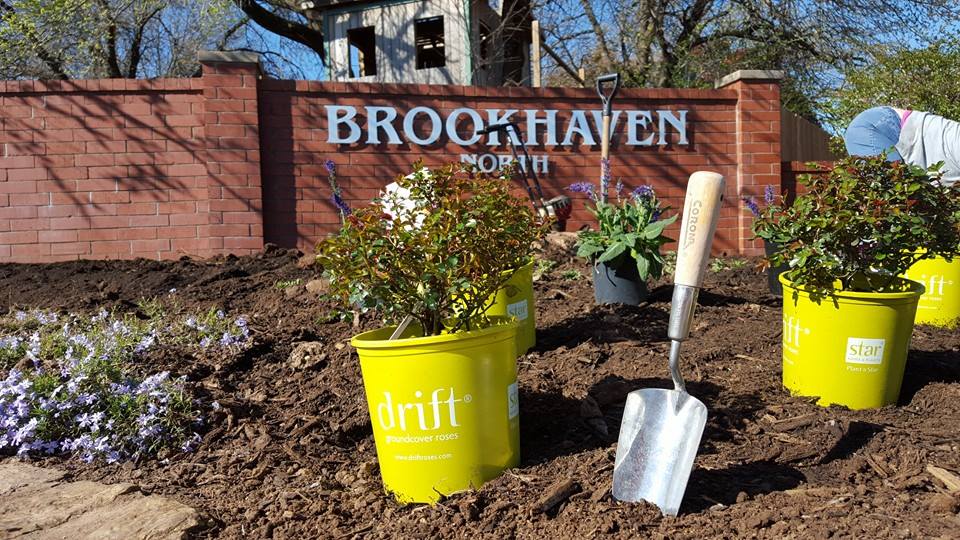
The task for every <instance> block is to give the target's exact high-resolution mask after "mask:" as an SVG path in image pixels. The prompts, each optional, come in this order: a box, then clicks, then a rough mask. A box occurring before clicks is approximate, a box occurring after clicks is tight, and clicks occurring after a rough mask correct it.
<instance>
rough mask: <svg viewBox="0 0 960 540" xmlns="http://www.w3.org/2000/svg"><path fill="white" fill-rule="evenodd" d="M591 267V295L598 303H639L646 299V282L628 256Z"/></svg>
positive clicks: (630, 304)
mask: <svg viewBox="0 0 960 540" xmlns="http://www.w3.org/2000/svg"><path fill="white" fill-rule="evenodd" d="M611 263H614V264H608V263H599V264H596V265H594V267H593V297H594V300H596V302H597V303H598V304H626V305H629V306H637V305H640V303H641V302H643V301H645V300H646V299H647V295H648V294H649V291H648V290H647V283H646V281H643V280H641V279H640V275H639V273H638V272H637V263H636V261H634V260H633V258H630V257H623V258H618V259H616V260H615V261H611Z"/></svg>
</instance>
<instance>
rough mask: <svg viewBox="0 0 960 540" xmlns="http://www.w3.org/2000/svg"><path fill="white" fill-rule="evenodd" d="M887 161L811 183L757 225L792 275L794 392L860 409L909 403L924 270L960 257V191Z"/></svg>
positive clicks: (788, 345)
mask: <svg viewBox="0 0 960 540" xmlns="http://www.w3.org/2000/svg"><path fill="white" fill-rule="evenodd" d="M939 178H940V176H939V173H938V171H937V169H936V168H933V169H930V170H925V169H921V168H919V167H915V166H911V165H906V164H903V163H889V162H887V161H886V160H885V159H884V158H883V157H882V156H881V157H875V158H862V157H851V158H845V159H843V160H841V161H838V162H837V163H836V165H835V167H834V169H833V170H832V171H831V172H830V174H829V175H826V176H822V175H820V176H812V175H808V176H805V177H803V178H801V182H802V183H803V184H804V185H805V186H806V187H807V192H806V193H804V194H802V195H800V196H798V197H797V198H796V200H795V201H794V202H793V204H792V205H790V206H786V205H782V204H781V205H772V206H771V207H770V208H768V209H767V211H765V212H764V214H763V215H762V216H761V217H760V218H758V219H757V220H756V221H755V224H754V231H755V233H756V234H757V236H758V237H760V238H763V239H764V240H767V241H772V242H774V243H775V244H777V245H778V246H779V249H778V250H776V251H775V252H774V253H773V254H772V255H771V256H770V257H769V258H768V264H770V265H772V266H778V265H785V266H786V270H785V271H784V272H783V273H782V274H781V276H780V282H781V283H782V284H783V384H784V386H786V387H787V388H788V389H789V390H791V391H792V392H793V393H795V394H798V395H803V396H818V397H819V403H820V404H821V405H829V404H840V405H846V406H848V407H850V408H853V409H863V408H871V407H880V406H884V405H889V404H892V403H895V402H896V401H897V398H898V395H899V392H900V385H901V382H902V380H903V373H904V367H905V364H906V358H907V351H908V348H909V344H910V336H911V333H912V330H913V324H914V315H915V313H916V310H917V302H918V300H919V298H920V295H921V294H922V293H923V291H924V287H923V285H921V284H920V283H917V282H914V281H910V280H907V279H903V278H902V277H901V275H902V274H903V273H904V271H906V270H907V269H908V268H910V267H911V266H913V265H914V263H916V262H917V261H918V260H922V259H926V258H930V257H938V256H939V257H945V258H947V259H951V258H953V257H955V256H957V255H960V187H953V188H951V187H947V186H944V185H942V184H941V182H940V181H939Z"/></svg>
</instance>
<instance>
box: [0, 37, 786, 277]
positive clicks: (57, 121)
mask: <svg viewBox="0 0 960 540" xmlns="http://www.w3.org/2000/svg"><path fill="white" fill-rule="evenodd" d="M201 62H202V63H203V75H202V77H198V78H193V79H177V80H153V81H129V80H99V81H69V82H32V81H27V82H22V81H17V82H0V261H24V262H26V261H29V262H42V261H52V260H66V259H76V258H132V257H147V258H177V257H180V256H183V255H194V256H209V255H212V254H216V253H226V252H232V253H238V254H242V253H249V252H253V251H256V250H259V249H261V248H262V247H263V244H264V242H274V243H277V244H280V245H285V246H299V247H301V248H304V249H312V247H313V245H314V244H315V243H316V242H317V241H318V240H319V239H321V238H322V237H323V236H324V235H325V234H328V233H331V232H333V231H335V230H336V229H337V227H338V223H339V220H338V214H337V211H336V209H335V208H334V206H333V205H332V203H331V202H330V200H329V195H330V192H329V189H328V186H327V179H326V171H325V169H324V166H323V163H324V161H325V160H327V159H333V160H334V161H335V162H336V163H337V166H338V171H339V176H340V182H341V187H342V189H343V191H344V194H345V196H346V198H347V200H348V201H349V202H350V203H351V204H353V205H358V204H364V203H366V202H367V201H369V200H370V199H371V198H372V197H374V196H375V195H376V194H377V192H378V191H379V190H380V188H381V187H382V186H383V185H385V184H386V183H389V182H390V181H392V180H393V179H394V177H395V176H396V175H398V174H401V173H404V172H407V171H409V170H410V167H411V165H412V164H413V162H414V161H416V160H417V159H423V160H424V161H425V162H426V163H427V164H428V165H437V164H440V163H443V162H447V161H451V160H453V161H457V160H459V156H460V154H462V153H478V154H480V153H490V152H492V153H497V154H506V153H508V152H509V149H508V148H507V147H499V148H493V149H490V148H488V147H486V146H485V145H480V144H478V145H475V146H474V147H468V148H461V147H459V146H457V145H455V144H452V143H450V142H449V141H447V140H446V138H445V137H441V139H440V140H439V141H438V142H437V143H436V144H434V145H432V146H430V147H428V148H426V149H422V148H420V147H416V146H412V145H409V144H404V145H399V146H387V145H380V146H368V145H365V144H361V143H358V144H353V145H333V144H329V143H328V142H327V130H326V114H325V111H324V108H323V107H324V105H326V104H338V105H355V106H358V107H362V106H365V105H385V106H392V107H395V108H397V110H398V112H400V114H401V115H402V114H403V113H404V112H405V111H407V110H409V109H410V108H412V107H415V106H418V105H429V106H430V107H432V108H434V109H436V110H437V111H438V112H439V113H440V114H441V116H445V115H446V113H447V112H449V111H451V110H453V109H455V108H457V107H470V108H473V109H477V110H481V111H482V110H483V109H488V108H500V109H521V110H522V109H524V108H530V109H557V110H558V129H557V133H558V136H560V137H562V136H563V134H564V132H565V130H566V126H567V123H568V122H569V111H571V110H573V109H582V110H594V109H597V108H598V104H599V100H598V98H597V97H596V95H595V93H594V92H593V91H591V90H584V89H555V88H554V89H527V88H511V89H505V88H475V87H458V86H422V85H373V84H343V83H318V82H306V81H275V80H265V79H263V78H262V77H261V76H260V72H259V69H258V66H257V64H256V59H255V58H251V57H250V56H243V55H233V57H231V56H230V55H222V54H220V55H217V54H214V55H207V56H206V57H205V58H201ZM614 108H615V109H621V110H625V109H639V110H654V111H655V110H657V109H668V110H674V111H676V110H680V109H687V110H688V111H689V112H688V116H687V126H688V127H687V133H688V138H689V140H690V144H689V145H686V146H684V145H678V144H676V142H677V141H676V137H677V136H676V133H674V132H671V134H670V136H669V138H668V141H669V142H670V144H668V145H666V146H662V147H660V146H652V147H630V146H627V145H626V144H625V139H624V137H625V134H624V133H623V129H624V127H625V124H626V122H625V118H622V119H621V122H620V127H619V128H618V130H617V133H616V134H615V138H614V141H613V143H612V145H611V157H612V170H613V175H614V178H615V179H622V180H623V182H624V183H625V184H626V186H627V188H628V189H629V188H633V187H636V186H639V185H641V184H651V185H652V186H653V187H654V188H655V189H656V190H657V192H658V194H660V195H661V197H662V198H663V199H665V201H666V203H667V204H668V205H670V206H672V207H673V209H674V211H679V210H680V207H681V205H682V199H683V193H684V186H685V183H686V179H687V178H688V177H689V175H690V174H691V173H692V172H694V171H696V170H701V169H708V170H714V171H717V172H720V173H721V174H723V175H725V176H726V178H727V190H726V194H725V204H724V207H723V210H722V215H721V221H720V226H719V228H718V233H717V237H716V240H715V242H714V246H715V251H716V252H718V253H728V254H735V253H741V254H756V253H758V252H759V248H758V246H757V245H755V244H753V243H751V242H749V240H748V239H749V236H750V233H749V226H750V222H749V217H748V216H746V214H745V212H743V211H742V209H741V205H740V198H741V196H744V195H748V194H753V195H759V194H761V193H762V191H763V188H764V186H766V185H769V184H773V185H780V182H781V179H780V166H781V165H780V160H779V155H780V149H779V144H780V143H779V140H780V139H779V136H780V124H779V122H780V119H779V88H778V86H777V84H776V83H775V82H771V81H769V80H738V81H736V82H734V83H732V84H729V85H728V86H726V87H724V88H721V89H718V90H625V91H621V93H620V94H619V95H618V96H617V98H616V100H615V104H614ZM360 114H361V115H362V114H363V109H362V108H361V109H360ZM521 118H522V114H521ZM399 123H400V120H399V119H398V120H397V121H396V122H395V124H396V125H397V126H398V129H399V127H400V126H399ZM523 127H524V126H523V124H522V122H521V128H523ZM529 151H530V153H531V154H532V155H547V156H549V162H550V171H549V173H548V174H546V175H541V182H542V184H543V188H544V191H545V194H546V196H547V197H548V198H549V197H551V196H553V195H557V194H561V193H567V194H569V195H571V196H572V197H573V198H574V208H575V211H574V214H573V217H572V219H571V221H570V223H569V226H568V230H575V229H577V228H579V227H580V226H583V225H587V224H589V223H590V221H591V220H590V216H589V214H587V213H586V212H585V210H584V208H583V206H584V200H583V199H582V197H580V196H578V195H574V194H570V193H569V192H568V191H566V187H567V186H568V185H569V184H570V183H572V182H576V181H584V180H587V181H596V179H597V178H598V176H599V145H597V146H595V147H586V146H583V145H579V146H573V147H546V148H545V147H543V146H540V147H536V148H530V149H529ZM674 232H675V229H674Z"/></svg>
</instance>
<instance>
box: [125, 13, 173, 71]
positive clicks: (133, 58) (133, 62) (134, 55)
mask: <svg viewBox="0 0 960 540" xmlns="http://www.w3.org/2000/svg"><path fill="white" fill-rule="evenodd" d="M163 8H164V6H162V5H161V6H158V7H157V8H156V9H154V10H153V11H152V12H150V14H149V15H147V17H146V18H145V19H143V21H142V22H141V23H140V24H139V25H137V31H136V32H134V34H133V39H132V40H131V41H130V64H129V65H128V66H127V77H129V78H131V79H136V78H137V69H139V67H140V59H141V58H143V51H141V50H140V48H141V47H142V46H143V34H144V32H146V30H147V24H149V23H150V20H151V19H153V18H154V17H156V16H157V14H158V13H160V12H161V11H163Z"/></svg>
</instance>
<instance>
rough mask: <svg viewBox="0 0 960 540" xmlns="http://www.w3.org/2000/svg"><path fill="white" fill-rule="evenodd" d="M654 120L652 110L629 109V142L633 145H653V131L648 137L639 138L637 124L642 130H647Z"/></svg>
mask: <svg viewBox="0 0 960 540" xmlns="http://www.w3.org/2000/svg"><path fill="white" fill-rule="evenodd" d="M652 122H653V115H651V114H650V111H627V144H628V145H631V146H637V145H639V146H652V145H653V133H651V134H650V136H649V137H647V138H646V139H643V140H642V141H641V140H638V139H637V126H640V127H641V128H642V129H641V131H646V130H647V127H648V126H649V125H650V123H652Z"/></svg>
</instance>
